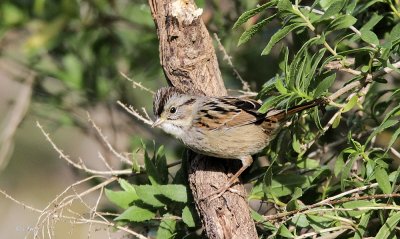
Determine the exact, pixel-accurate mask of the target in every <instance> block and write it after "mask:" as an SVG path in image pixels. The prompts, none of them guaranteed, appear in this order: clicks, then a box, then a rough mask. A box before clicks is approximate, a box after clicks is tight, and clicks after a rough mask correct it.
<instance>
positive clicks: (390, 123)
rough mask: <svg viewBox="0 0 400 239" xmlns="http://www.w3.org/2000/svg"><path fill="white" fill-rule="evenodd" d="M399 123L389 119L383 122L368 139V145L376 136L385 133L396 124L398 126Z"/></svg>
mask: <svg viewBox="0 0 400 239" xmlns="http://www.w3.org/2000/svg"><path fill="white" fill-rule="evenodd" d="M398 123H399V121H398V120H394V119H389V120H386V121H383V122H382V124H381V125H379V126H378V127H377V128H376V129H375V130H374V131H373V132H372V133H371V134H370V135H369V136H368V138H367V141H366V143H368V142H370V141H371V139H372V138H373V137H375V136H376V135H378V134H380V133H381V132H382V131H384V130H385V129H387V128H390V127H392V126H394V125H396V124H398Z"/></svg>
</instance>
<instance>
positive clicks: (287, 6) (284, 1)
mask: <svg viewBox="0 0 400 239" xmlns="http://www.w3.org/2000/svg"><path fill="white" fill-rule="evenodd" d="M276 7H277V8H278V11H279V12H283V11H288V12H291V11H293V5H292V3H291V2H290V1H289V0H280V1H278V5H277V6H276Z"/></svg>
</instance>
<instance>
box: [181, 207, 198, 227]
mask: <svg viewBox="0 0 400 239" xmlns="http://www.w3.org/2000/svg"><path fill="white" fill-rule="evenodd" d="M182 220H183V222H184V223H185V224H186V225H187V226H188V227H195V226H196V223H195V222H194V217H193V214H192V211H191V210H190V209H189V207H188V206H186V207H185V208H183V210H182Z"/></svg>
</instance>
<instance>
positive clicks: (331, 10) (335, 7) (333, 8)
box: [320, 0, 345, 20]
mask: <svg viewBox="0 0 400 239" xmlns="http://www.w3.org/2000/svg"><path fill="white" fill-rule="evenodd" d="M344 3H345V1H343V0H338V1H334V2H333V3H332V4H331V5H330V6H329V7H328V9H327V10H326V11H325V13H324V15H322V17H321V18H320V20H325V19H328V18H330V17H332V16H334V15H336V14H337V13H339V12H340V10H342V8H343V6H344Z"/></svg>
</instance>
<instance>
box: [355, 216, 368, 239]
mask: <svg viewBox="0 0 400 239" xmlns="http://www.w3.org/2000/svg"><path fill="white" fill-rule="evenodd" d="M372 213H373V212H372V211H369V212H366V213H364V214H363V215H362V216H361V219H360V223H359V224H358V226H357V227H356V232H355V233H354V237H353V239H362V238H364V233H365V231H366V229H367V228H368V222H369V219H370V218H371V214H372Z"/></svg>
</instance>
